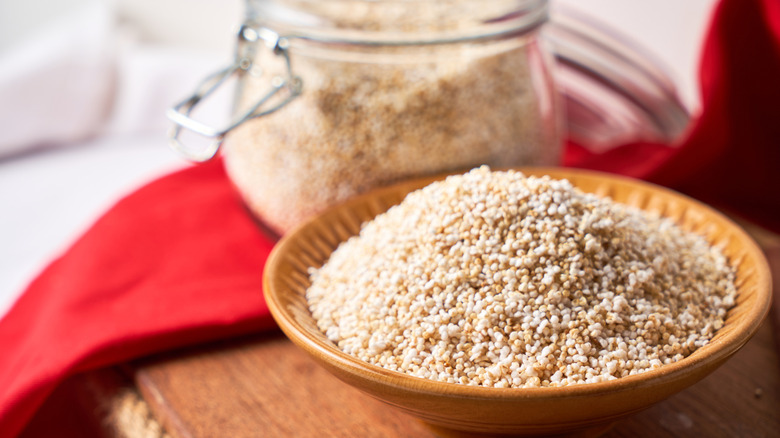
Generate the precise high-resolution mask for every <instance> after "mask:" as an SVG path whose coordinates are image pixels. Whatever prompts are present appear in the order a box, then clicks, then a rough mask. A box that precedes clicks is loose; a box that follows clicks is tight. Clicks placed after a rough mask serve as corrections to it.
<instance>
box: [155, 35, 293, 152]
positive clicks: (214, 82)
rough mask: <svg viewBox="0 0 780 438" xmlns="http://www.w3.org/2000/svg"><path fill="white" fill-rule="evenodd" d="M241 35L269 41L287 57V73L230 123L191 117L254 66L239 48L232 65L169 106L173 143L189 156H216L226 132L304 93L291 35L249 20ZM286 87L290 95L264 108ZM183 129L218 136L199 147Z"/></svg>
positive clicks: (276, 79)
mask: <svg viewBox="0 0 780 438" xmlns="http://www.w3.org/2000/svg"><path fill="white" fill-rule="evenodd" d="M238 37H239V41H240V42H241V41H243V42H248V43H254V42H257V41H258V40H262V41H263V42H265V45H266V46H267V47H269V48H270V49H271V50H273V52H274V54H276V55H277V56H282V57H283V58H284V62H285V65H286V73H285V75H284V76H275V77H273V78H272V79H271V88H270V89H269V90H268V92H266V93H265V94H264V95H262V96H261V97H260V98H259V99H258V100H257V102H255V103H254V105H252V106H251V107H250V108H249V109H247V110H246V111H244V112H243V113H241V114H238V115H236V116H235V117H234V119H233V120H232V121H231V122H230V123H229V124H228V126H227V127H224V128H214V127H211V126H209V125H206V124H205V123H202V122H199V121H197V120H195V119H193V118H192V117H190V114H191V113H192V111H193V109H194V108H195V106H196V105H197V104H198V103H199V102H200V101H201V100H203V99H204V98H206V97H207V96H209V95H210V94H212V93H213V92H214V91H215V90H217V88H219V87H220V86H221V85H222V84H224V83H225V82H227V80H228V79H230V78H231V77H232V76H233V75H237V74H239V73H241V72H245V71H248V70H249V69H250V68H251V67H252V59H251V57H249V56H247V55H246V54H242V53H240V50H237V51H236V57H235V62H234V63H233V64H232V65H230V66H228V67H226V68H224V69H222V70H219V71H217V72H216V73H213V74H211V75H209V76H208V77H206V78H205V79H204V80H203V81H202V82H201V83H200V84H199V85H198V86H197V88H196V89H195V92H194V93H193V94H192V96H190V97H188V98H187V99H184V100H183V101H181V102H179V103H178V104H176V105H174V106H173V107H171V108H169V109H168V111H167V112H166V116H167V117H168V119H169V120H171V121H172V122H173V123H174V126H173V128H172V129H171V130H170V133H169V138H168V139H169V143H170V146H171V148H173V149H174V150H175V151H177V152H179V153H181V154H182V155H184V156H185V157H186V158H187V159H189V160H192V161H198V162H202V161H208V160H210V159H211V158H213V157H214V156H216V154H217V152H218V151H219V148H220V147H221V146H222V142H223V140H224V138H225V135H226V134H227V133H228V132H230V131H231V130H232V129H234V128H236V127H237V126H239V125H240V124H242V123H244V122H245V121H247V120H249V119H253V118H255V117H260V116H264V115H267V114H270V113H272V112H274V111H276V110H278V109H280V108H282V107H283V106H285V105H287V104H288V103H289V102H290V101H291V100H293V99H295V97H297V96H298V95H299V94H301V90H302V87H303V81H302V80H301V78H300V77H298V76H296V75H295V74H293V72H292V67H291V65H290V55H289V53H288V49H289V46H290V42H289V40H288V38H286V37H282V36H279V34H277V33H276V32H274V31H272V30H270V29H267V28H254V27H252V26H248V25H246V24H244V25H242V26H241V29H240V30H239V32H238ZM283 90H286V91H287V95H286V96H284V97H283V98H282V99H281V100H278V101H277V102H276V103H274V104H273V105H271V106H269V107H267V108H263V105H264V104H265V103H267V102H268V101H269V100H270V99H271V98H272V97H274V96H276V95H277V94H278V93H280V92H281V91H283ZM182 129H188V130H190V131H192V132H194V133H197V134H199V135H201V136H203V137H207V138H209V139H214V140H213V141H212V142H211V143H210V144H209V146H208V147H207V148H205V149H204V150H200V151H196V150H193V149H191V148H187V147H185V146H184V145H183V144H182V143H181V142H180V141H179V136H180V135H181V132H182Z"/></svg>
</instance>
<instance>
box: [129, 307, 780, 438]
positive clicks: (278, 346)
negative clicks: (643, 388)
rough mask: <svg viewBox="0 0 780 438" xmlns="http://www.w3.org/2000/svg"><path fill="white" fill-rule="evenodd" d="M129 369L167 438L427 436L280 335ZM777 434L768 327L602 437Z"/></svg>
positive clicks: (775, 373) (775, 369)
mask: <svg viewBox="0 0 780 438" xmlns="http://www.w3.org/2000/svg"><path fill="white" fill-rule="evenodd" d="M136 367H137V368H136V381H137V384H138V387H139V388H140V390H141V393H142V394H143V395H144V397H145V398H146V400H147V401H148V403H149V404H150V406H151V410H152V412H154V414H155V415H156V417H157V418H158V419H159V420H160V421H161V422H162V424H163V426H164V427H165V428H166V430H167V431H168V432H169V433H170V434H171V435H172V436H174V437H215V436H230V437H234V438H239V437H256V436H296V437H321V436H343V437H351V436H355V437H364V436H372V437H401V436H409V437H432V436H434V435H433V434H432V433H430V432H428V430H427V429H425V427H424V426H423V425H422V424H421V423H419V422H417V421H416V420H415V419H413V418H412V417H408V416H407V415H405V414H402V413H400V412H398V411H396V410H395V409H394V408H392V407H389V406H386V405H384V404H383V403H381V402H378V401H376V400H374V399H372V398H370V397H368V396H366V395H364V394H362V393H359V392H358V391H356V390H354V389H353V388H351V387H349V386H347V385H345V384H343V383H342V382H340V381H339V380H337V379H335V378H334V377H332V376H331V375H329V374H328V373H327V372H325V371H324V370H323V369H322V368H320V367H319V366H318V365H317V364H315V363H314V362H313V361H312V360H311V359H309V357H308V356H306V355H305V354H304V353H303V352H302V351H300V350H299V349H298V348H297V347H295V346H294V345H292V343H290V342H289V341H287V340H286V339H285V338H284V337H283V336H281V335H266V336H257V337H249V338H244V339H240V340H234V341H231V342H223V343H218V344H214V345H211V346H209V347H207V348H197V349H191V350H185V351H180V352H177V353H172V354H166V355H163V356H159V357H156V358H153V359H149V360H145V361H143V362H139V363H137V364H136ZM778 434H780V364H779V363H778V355H777V353H776V351H775V349H774V340H773V336H772V330H771V327H770V325H769V323H768V322H767V323H765V324H764V326H762V328H761V330H760V332H759V333H758V334H757V335H756V337H754V338H753V339H752V340H751V341H750V342H749V343H748V344H747V345H746V346H745V347H744V348H743V349H742V350H740V352H739V353H737V354H736V355H735V356H734V357H733V358H732V359H731V360H729V361H728V362H727V363H726V364H725V365H724V366H723V367H722V368H720V369H719V370H718V371H716V372H715V373H714V374H712V375H710V376H709V377H708V378H706V379H705V380H703V381H701V382H699V383H698V384H696V385H695V386H693V387H691V388H689V389H688V390H686V391H684V392H682V393H680V394H677V395H676V396H673V397H672V398H670V399H668V400H666V401H664V402H662V403H660V404H658V405H656V406H655V407H653V408H651V409H649V410H647V411H644V412H641V413H639V414H637V415H636V416H634V417H631V418H628V419H626V420H623V421H621V422H620V423H618V424H616V425H615V427H614V428H613V429H612V430H611V431H610V432H609V433H608V434H607V435H606V436H607V437H658V436H680V437H689V436H708V437H719V436H722V437H733V436H754V437H771V436H779V435H778Z"/></svg>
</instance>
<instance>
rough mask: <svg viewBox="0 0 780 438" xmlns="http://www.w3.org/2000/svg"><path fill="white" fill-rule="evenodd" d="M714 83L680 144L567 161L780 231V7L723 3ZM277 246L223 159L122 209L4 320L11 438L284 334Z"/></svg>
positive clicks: (709, 81)
mask: <svg viewBox="0 0 780 438" xmlns="http://www.w3.org/2000/svg"><path fill="white" fill-rule="evenodd" d="M701 79H702V98H703V112H702V114H701V116H700V117H699V118H698V119H697V120H696V122H695V124H694V125H693V127H692V129H691V130H690V132H689V134H688V135H687V136H686V138H685V139H684V140H683V142H682V144H680V145H679V146H678V147H676V148H669V147H668V146H666V145H657V144H631V145H624V146H621V147H619V148H615V149H613V150H610V151H607V152H605V153H601V154H594V153H592V152H590V151H588V149H587V148H584V147H581V146H578V145H573V144H570V145H569V146H568V148H567V151H566V157H565V164H566V165H568V166H576V167H584V168H591V169H597V170H602V171H607V172H613V173H620V174H624V175H629V176H633V177H637V178H644V179H647V180H650V181H653V182H657V183H661V184H664V185H667V186H670V187H674V188H677V189H679V190H682V191H684V192H687V193H689V194H691V195H693V196H695V197H698V198H700V199H702V200H704V201H707V202H711V203H715V204H716V205H718V206H722V207H726V208H728V209H731V210H732V211H736V212H739V213H742V214H744V215H746V216H748V217H750V218H752V219H754V220H756V221H758V222H759V223H761V224H763V225H765V226H767V227H769V228H771V229H773V230H775V231H780V196H779V195H778V194H777V193H778V189H780V177H779V176H778V175H780V171H778V169H777V167H778V166H780V112H779V111H778V110H776V109H775V107H774V105H776V104H777V102H780V80H779V79H780V2H777V0H763V1H739V0H724V1H723V2H722V3H720V4H719V6H718V8H717V10H716V13H715V15H714V21H713V24H712V27H711V29H710V32H709V34H708V37H707V42H706V46H705V49H704V53H703V58H702V63H701ZM273 244H274V241H273V240H272V239H271V238H269V237H267V236H266V235H264V234H263V233H262V232H261V231H260V230H259V228H258V227H257V226H256V224H255V223H254V221H253V220H252V218H251V217H250V215H249V214H248V213H247V212H246V211H245V210H244V208H243V205H242V203H241V201H240V200H239V199H238V197H237V195H236V194H235V192H234V190H233V189H232V186H231V185H230V183H229V181H228V179H227V176H226V175H225V173H224V170H223V168H222V163H221V161H219V160H216V161H214V162H211V163H208V164H204V165H200V166H196V167H191V168H188V169H185V170H183V171H180V172H177V173H174V174H171V175H169V176H166V177H163V178H161V179H159V180H157V181H154V182H152V183H150V184H149V185H147V186H145V187H143V188H141V189H140V190H138V191H137V192H135V193H133V194H131V195H129V196H127V197H126V198H124V199H122V200H121V201H119V202H118V203H117V204H116V205H115V206H114V207H113V208H111V209H110V210H109V211H108V212H107V213H106V214H105V215H104V216H103V217H101V218H100V219H99V220H98V221H97V222H96V223H95V224H94V226H93V227H92V228H91V229H90V230H89V231H87V232H86V233H85V234H84V235H83V236H82V237H81V238H80V239H79V240H78V241H77V242H76V243H75V244H74V245H73V246H72V247H71V248H70V249H69V250H68V251H67V252H66V253H65V254H64V255H63V256H62V257H61V258H59V259H58V260H56V261H55V262H53V263H52V264H51V265H50V266H49V267H47V268H46V269H45V270H44V271H43V272H42V273H41V274H40V275H39V277H38V278H37V279H36V280H35V281H33V282H32V284H30V286H29V287H28V289H27V290H26V291H25V292H24V294H23V295H22V297H21V298H20V299H19V301H18V302H17V303H16V304H15V305H14V307H13V308H12V309H11V311H10V312H9V313H8V314H7V316H6V317H5V318H3V319H2V320H0V350H1V351H2V354H0V436H15V435H16V434H17V433H18V432H19V431H20V430H21V429H22V428H23V427H24V425H25V423H26V422H27V421H28V419H29V418H30V417H31V416H32V414H33V413H34V412H35V410H36V409H37V408H38V407H39V406H40V404H41V403H42V402H43V401H44V400H45V398H46V397H47V395H48V394H50V393H51V392H52V391H53V389H54V388H55V387H56V385H57V384H58V383H59V382H61V381H62V380H63V379H64V378H66V377H67V376H69V375H72V374H74V373H76V372H80V371H84V370H89V369H94V368H98V367H102V366H105V365H109V364H113V363H119V362H123V361H126V360H129V359H132V358H135V357H139V356H143V355H147V354H150V353H153V352H157V351H162V350H165V349H169V348H173V347H177V346H182V345H186V344H192V343H195V342H203V341H207V340H211V339H217V338H222V337H227V336H234V335H238V334H243V333H247V332H252V331H257V330H264V329H269V328H271V327H273V326H274V325H273V321H272V320H271V318H270V315H269V313H268V309H267V307H266V305H265V302H264V301H263V297H262V290H261V276H262V268H263V265H264V263H265V260H266V258H267V256H268V254H269V252H270V250H271V248H272V247H273Z"/></svg>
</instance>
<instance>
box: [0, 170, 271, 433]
mask: <svg viewBox="0 0 780 438" xmlns="http://www.w3.org/2000/svg"><path fill="white" fill-rule="evenodd" d="M273 244H274V242H273V241H272V240H271V239H269V238H268V237H266V236H265V235H263V234H262V233H261V232H260V231H259V230H258V228H257V226H256V225H255V223H254V222H253V220H252V219H251V218H250V216H249V215H248V214H247V213H246V211H245V210H244V208H243V205H242V204H241V202H240V200H239V199H238V198H237V195H236V194H235V193H234V190H233V188H232V186H231V185H230V183H229V182H228V179H227V177H226V175H225V173H224V170H223V168H222V164H221V162H219V161H215V162H212V163H208V164H205V165H202V166H197V167H191V168H188V169H186V170H184V171H181V172H178V173H175V174H173V175H170V176H167V177H163V178H162V179H159V180H157V181H155V182H152V183H151V184H149V185H147V186H145V187H143V188H141V189H140V190H138V191H137V192H135V193H133V194H131V195H130V196H128V197H126V198H124V199H122V200H121V201H119V202H118V203H117V204H116V205H115V206H114V207H113V208H111V209H110V210H109V211H108V212H107V213H106V214H105V215H104V216H103V217H101V218H100V219H99V220H98V221H97V222H96V223H95V224H94V225H93V226H92V227H91V229H90V230H89V231H88V232H87V233H86V234H84V235H83V236H82V237H81V238H80V239H79V240H78V241H77V242H76V243H75V244H74V245H73V246H72V247H71V248H70V249H69V250H68V251H67V253H66V254H64V255H63V256H62V257H61V258H59V259H58V260H56V261H54V262H53V263H52V264H51V265H50V266H49V267H48V268H46V269H45V270H44V271H43V272H42V273H41V274H40V275H39V276H38V278H37V279H35V280H34V281H33V282H32V284H30V286H29V287H28V289H27V290H26V291H25V292H24V294H23V295H22V296H21V297H20V299H19V300H18V302H17V303H16V304H15V305H14V307H13V308H12V309H11V311H10V312H9V313H8V314H7V315H6V317H5V318H3V320H2V321H0V345H1V346H2V354H1V355H0V436H14V435H15V434H16V433H18V431H19V430H20V429H21V428H22V427H23V426H24V424H25V423H26V421H27V420H28V419H29V418H30V417H31V416H32V414H33V413H34V412H35V410H36V409H37V408H38V406H39V405H40V404H41V403H42V402H43V401H44V400H45V398H46V396H47V395H48V394H49V393H50V392H51V391H53V389H54V388H55V387H56V385H57V384H58V383H59V382H60V381H62V380H63V379H64V378H65V377H67V376H68V375H71V374H74V373H76V372H79V371H83V370H88V369H95V368H99V367H102V366H105V365H108V364H112V363H117V362H121V361H126V360H128V359H131V358H135V357H139V356H143V355H147V354H150V353H153V352H156V351H162V350H165V349H169V348H173V347H176V346H182V345H186V344H191V343H194V342H203V341H207V340H210V339H217V338H223V337H227V336H233V335H237V334H241V333H248V332H251V331H257V330H263V329H268V328H271V327H274V324H273V320H272V319H271V317H270V315H269V313H268V308H267V307H266V305H265V301H264V300H263V296H262V287H261V283H262V281H261V280H262V269H263V265H264V263H265V260H266V258H267V256H268V254H269V252H270V250H271V248H272V247H273Z"/></svg>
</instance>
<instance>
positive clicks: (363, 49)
mask: <svg viewBox="0 0 780 438" xmlns="http://www.w3.org/2000/svg"><path fill="white" fill-rule="evenodd" d="M247 6H248V7H247V17H246V21H245V23H244V25H243V26H242V28H241V30H240V32H239V41H238V45H237V53H236V63H235V65H234V66H233V67H232V70H230V71H225V72H223V74H222V75H218V79H220V80H221V79H222V78H223V76H226V75H228V74H233V73H235V74H237V75H238V83H239V87H238V93H237V95H236V99H235V111H234V115H235V117H234V122H233V123H231V126H229V127H228V128H227V129H223V130H219V131H217V130H213V132H209V134H213V136H215V137H217V139H218V140H217V143H215V147H214V148H213V150H210V151H208V152H207V153H206V154H205V156H200V157H197V158H201V159H202V158H208V157H209V156H210V155H213V153H215V152H216V149H217V148H218V147H219V145H220V143H221V142H222V140H223V138H224V145H223V155H224V160H225V166H226V169H227V172H228V175H229V177H230V179H231V180H232V182H233V183H234V185H235V186H236V188H237V189H238V191H239V192H240V193H241V195H242V196H243V198H244V200H245V201H246V203H247V205H248V206H249V208H250V209H251V211H252V212H254V213H255V214H256V215H257V216H258V217H259V218H260V219H261V220H262V222H264V223H265V224H266V225H268V226H270V227H271V228H272V229H273V230H275V231H277V232H279V233H284V232H285V231H287V230H289V229H290V228H292V227H294V226H295V225H297V224H298V223H300V222H301V221H302V220H304V219H306V218H307V217H309V216H311V215H313V214H316V213H318V212H320V211H322V210H323V209H325V208H327V207H328V206H331V205H334V204H336V203H339V202H341V201H344V200H346V199H347V198H349V197H351V196H354V195H356V194H359V193H361V192H364V191H367V190H369V189H371V188H374V187H377V186H382V185H386V184H389V183H393V182H396V181H398V180H401V179H405V178H410V177H416V176H421V175H430V174H437V173H442V172H448V171H456V170H467V169H469V168H472V167H475V166H478V165H481V164H488V165H491V166H493V167H506V166H518V165H556V164H558V163H559V160H560V154H561V141H560V138H561V135H560V130H561V111H560V105H559V99H558V97H557V95H556V91H555V90H556V87H555V85H554V81H553V76H552V72H551V64H552V58H551V55H550V53H548V51H547V50H546V48H545V46H544V44H543V43H542V42H541V41H540V39H539V37H538V36H539V30H540V28H541V26H542V24H543V23H544V22H545V21H546V19H547V15H548V2H547V0H422V1H408V0H378V1H372V0H327V1H323V0H249V1H248V3H247ZM212 82H213V81H212ZM212 85H213V84H212ZM206 88H207V90H206V91H208V87H206ZM202 94H208V93H207V92H206V93H202ZM195 102H197V100H196V101H195ZM191 103H193V105H194V102H191ZM191 106H192V105H186V104H185V105H183V106H180V107H179V108H177V112H178V114H179V115H180V116H181V115H184V116H186V115H187V114H188V113H189V110H190V109H191ZM183 125H184V126H187V124H186V123H183ZM187 127H190V128H193V124H192V123H190V124H189V126H187ZM195 128H197V126H195Z"/></svg>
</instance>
